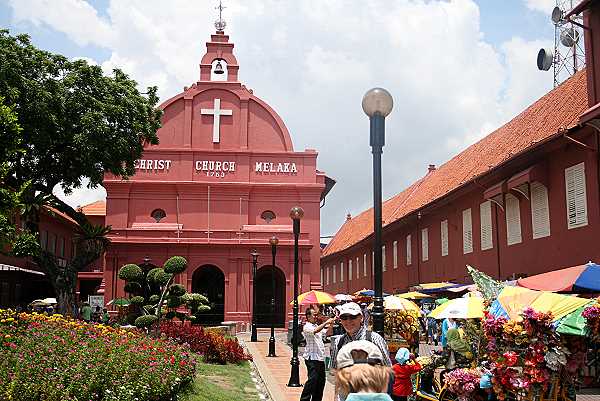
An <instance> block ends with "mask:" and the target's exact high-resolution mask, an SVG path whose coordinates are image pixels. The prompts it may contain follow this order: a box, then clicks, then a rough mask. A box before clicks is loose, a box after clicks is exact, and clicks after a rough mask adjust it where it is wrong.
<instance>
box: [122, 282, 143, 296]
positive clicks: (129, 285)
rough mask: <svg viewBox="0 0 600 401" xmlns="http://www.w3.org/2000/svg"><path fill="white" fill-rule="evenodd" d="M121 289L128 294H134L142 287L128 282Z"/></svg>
mask: <svg viewBox="0 0 600 401" xmlns="http://www.w3.org/2000/svg"><path fill="white" fill-rule="evenodd" d="M123 289H124V290H125V292H127V293H129V294H135V293H137V292H140V291H141V290H142V286H141V285H140V283H136V282H135V281H130V282H128V283H126V284H125V286H124V287H123Z"/></svg>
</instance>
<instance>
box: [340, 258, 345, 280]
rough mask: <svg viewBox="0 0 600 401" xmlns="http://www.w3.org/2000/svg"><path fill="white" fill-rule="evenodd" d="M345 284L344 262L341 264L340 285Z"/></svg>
mask: <svg viewBox="0 0 600 401" xmlns="http://www.w3.org/2000/svg"><path fill="white" fill-rule="evenodd" d="M343 282H344V262H340V283H343Z"/></svg>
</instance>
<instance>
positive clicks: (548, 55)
mask: <svg viewBox="0 0 600 401" xmlns="http://www.w3.org/2000/svg"><path fill="white" fill-rule="evenodd" d="M553 60H554V55H553V54H552V50H550V49H540V51H539V52H538V56H537V66H538V69H539V70H541V71H548V70H549V69H550V67H551V66H552V61H553Z"/></svg>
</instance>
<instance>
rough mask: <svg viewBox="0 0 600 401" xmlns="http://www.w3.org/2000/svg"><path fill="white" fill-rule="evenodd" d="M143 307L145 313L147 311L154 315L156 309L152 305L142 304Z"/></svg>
mask: <svg viewBox="0 0 600 401" xmlns="http://www.w3.org/2000/svg"><path fill="white" fill-rule="evenodd" d="M143 308H144V310H145V311H146V312H147V313H149V314H151V315H154V312H155V311H156V309H155V308H154V305H144V306H143Z"/></svg>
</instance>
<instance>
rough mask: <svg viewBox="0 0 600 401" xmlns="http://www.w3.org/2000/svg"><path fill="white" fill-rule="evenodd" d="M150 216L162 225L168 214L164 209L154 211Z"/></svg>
mask: <svg viewBox="0 0 600 401" xmlns="http://www.w3.org/2000/svg"><path fill="white" fill-rule="evenodd" d="M150 216H151V217H152V218H153V219H154V220H155V221H156V222H157V223H160V221H161V220H162V219H164V218H165V217H167V214H166V213H165V211H164V210H162V209H154V210H153V211H152V213H150Z"/></svg>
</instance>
